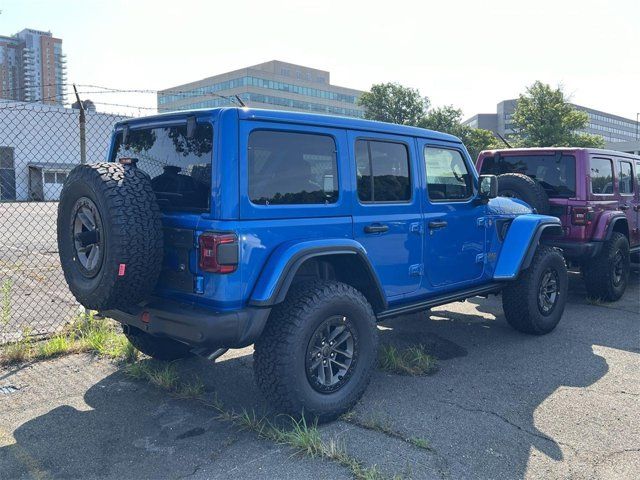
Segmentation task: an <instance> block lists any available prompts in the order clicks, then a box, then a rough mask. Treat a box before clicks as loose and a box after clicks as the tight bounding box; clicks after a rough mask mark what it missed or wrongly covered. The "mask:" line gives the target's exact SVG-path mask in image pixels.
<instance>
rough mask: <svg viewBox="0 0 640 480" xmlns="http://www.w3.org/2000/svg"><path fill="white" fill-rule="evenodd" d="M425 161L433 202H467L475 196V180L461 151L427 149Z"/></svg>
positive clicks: (428, 187) (437, 148)
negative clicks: (466, 200)
mask: <svg viewBox="0 0 640 480" xmlns="http://www.w3.org/2000/svg"><path fill="white" fill-rule="evenodd" d="M424 161H425V164H426V169H427V192H428V193H429V198H430V199H431V200H435V201H443V200H445V201H446V200H454V201H455V200H465V199H467V198H470V197H471V196H472V195H473V178H472V176H471V174H470V173H469V169H468V168H467V163H466V162H465V161H464V158H463V157H462V154H461V153H460V152H459V151H457V150H450V149H447V148H439V147H425V148H424Z"/></svg>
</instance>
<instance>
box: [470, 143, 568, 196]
mask: <svg viewBox="0 0 640 480" xmlns="http://www.w3.org/2000/svg"><path fill="white" fill-rule="evenodd" d="M480 173H483V174H490V175H502V174H503V173H522V174H524V175H526V176H528V177H531V178H533V179H534V180H536V181H537V182H538V183H539V184H540V185H541V186H542V188H544V190H545V192H547V195H549V196H550V197H556V198H572V197H575V196H576V158H575V157H574V156H573V155H566V154H557V155H499V156H496V157H487V158H485V159H484V160H483V162H482V170H481V172H480Z"/></svg>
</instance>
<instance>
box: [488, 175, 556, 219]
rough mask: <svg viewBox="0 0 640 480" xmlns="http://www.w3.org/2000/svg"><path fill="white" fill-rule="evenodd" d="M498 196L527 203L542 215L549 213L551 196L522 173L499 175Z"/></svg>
mask: <svg viewBox="0 0 640 480" xmlns="http://www.w3.org/2000/svg"><path fill="white" fill-rule="evenodd" d="M498 195H499V196H501V197H515V198H519V199H520V200H523V201H525V202H527V203H528V204H529V205H530V206H531V207H532V208H535V209H536V211H537V212H538V213H539V214H541V215H546V214H548V213H549V196H548V195H547V192H545V191H544V188H542V185H540V184H539V183H538V182H536V181H535V180H534V179H533V178H531V177H528V176H526V175H523V174H522V173H504V174H502V175H498Z"/></svg>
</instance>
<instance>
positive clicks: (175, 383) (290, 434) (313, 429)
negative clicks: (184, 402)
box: [126, 360, 397, 480]
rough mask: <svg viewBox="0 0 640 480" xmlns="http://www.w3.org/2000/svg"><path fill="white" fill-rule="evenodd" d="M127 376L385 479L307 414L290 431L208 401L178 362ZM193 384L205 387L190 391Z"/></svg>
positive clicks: (368, 478) (135, 368)
mask: <svg viewBox="0 0 640 480" xmlns="http://www.w3.org/2000/svg"><path fill="white" fill-rule="evenodd" d="M126 373H127V374H128V375H130V376H131V377H133V378H136V379H140V380H146V381H148V382H149V383H151V384H153V385H155V386H157V387H159V388H162V389H163V390H166V391H168V392H170V393H173V394H175V395H177V396H181V397H187V396H188V397H190V398H195V399H198V400H199V401H200V402H201V403H202V404H203V405H205V406H208V407H210V408H212V409H214V410H215V411H216V412H217V416H216V418H217V419H218V420H221V421H224V422H230V423H232V424H234V425H236V426H237V427H238V428H240V429H243V430H249V431H252V432H254V433H255V434H257V435H258V436H259V437H260V438H263V439H267V440H271V441H273V442H275V443H278V444H281V445H287V446H289V447H291V448H292V449H293V450H294V451H295V452H296V453H299V454H302V455H307V456H310V457H321V458H326V459H328V460H332V461H334V462H337V463H339V464H340V465H342V466H343V467H346V468H348V469H349V470H350V471H351V473H352V475H353V477H354V478H355V479H356V480H383V479H384V478H385V476H384V475H383V474H382V473H381V472H380V470H379V469H378V467H377V466H375V465H374V466H373V467H365V466H364V465H363V464H362V463H361V462H360V461H358V460H357V459H356V458H354V457H352V456H350V455H349V454H348V453H347V452H346V450H345V449H344V447H343V446H342V445H340V444H338V443H337V442H336V441H335V440H334V439H331V440H330V441H328V442H325V441H324V440H323V439H322V436H321V435H320V431H319V430H318V426H317V424H316V423H315V422H314V423H311V424H309V423H308V422H307V419H306V418H305V416H304V415H303V416H301V418H300V419H296V418H293V417H287V419H288V423H289V428H285V427H280V426H277V425H274V424H273V423H272V422H271V421H269V419H268V418H267V417H266V416H259V415H258V414H257V413H256V412H255V410H253V409H252V410H247V409H242V410H241V411H240V412H236V411H235V410H229V409H227V408H225V406H224V404H223V403H222V402H221V401H220V400H219V399H218V397H217V396H216V397H214V398H213V399H212V400H205V399H204V398H203V397H202V394H203V393H204V386H203V384H202V382H201V381H200V380H199V379H198V378H195V379H192V380H191V381H190V382H185V381H183V380H181V379H180V375H179V373H178V370H177V368H176V365H175V364H174V363H166V362H158V361H155V360H150V361H144V362H137V363H133V364H131V365H128V366H127V368H126ZM193 385H200V386H202V387H196V388H195V389H194V390H190V389H191V388H193ZM186 392H191V393H193V395H185V393H186ZM394 478H397V477H394Z"/></svg>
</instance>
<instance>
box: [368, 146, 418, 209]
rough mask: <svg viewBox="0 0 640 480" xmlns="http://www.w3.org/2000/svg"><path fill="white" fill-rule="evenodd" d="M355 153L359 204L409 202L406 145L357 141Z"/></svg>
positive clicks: (409, 183)
mask: <svg viewBox="0 0 640 480" xmlns="http://www.w3.org/2000/svg"><path fill="white" fill-rule="evenodd" d="M355 154H356V155H355V157H356V172H357V173H356V175H357V185H358V198H359V199H360V201H361V202H367V203H379V202H380V203H384V202H408V201H409V200H411V181H410V176H409V153H408V151H407V147H406V145H404V144H402V143H395V142H382V141H377V140H358V141H356V148H355Z"/></svg>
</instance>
